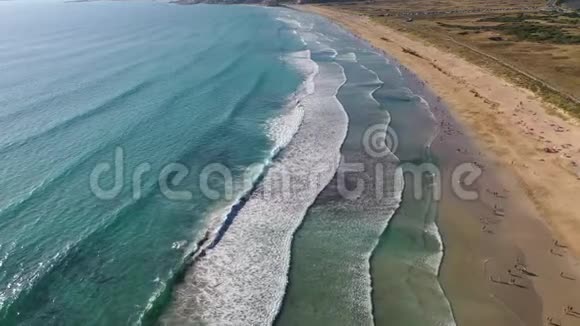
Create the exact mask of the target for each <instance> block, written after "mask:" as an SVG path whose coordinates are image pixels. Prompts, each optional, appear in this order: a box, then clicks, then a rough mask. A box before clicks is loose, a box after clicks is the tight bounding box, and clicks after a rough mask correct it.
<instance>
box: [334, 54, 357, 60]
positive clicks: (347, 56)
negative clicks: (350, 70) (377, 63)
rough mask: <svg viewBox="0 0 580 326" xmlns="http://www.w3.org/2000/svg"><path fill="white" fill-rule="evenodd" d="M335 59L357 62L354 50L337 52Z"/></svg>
mask: <svg viewBox="0 0 580 326" xmlns="http://www.w3.org/2000/svg"><path fill="white" fill-rule="evenodd" d="M336 60H340V61H346V62H357V58H356V54H355V53H354V52H348V53H344V54H339V55H337V56H336Z"/></svg>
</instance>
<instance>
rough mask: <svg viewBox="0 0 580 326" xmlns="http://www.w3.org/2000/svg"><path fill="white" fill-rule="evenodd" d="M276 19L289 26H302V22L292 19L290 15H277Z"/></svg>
mask: <svg viewBox="0 0 580 326" xmlns="http://www.w3.org/2000/svg"><path fill="white" fill-rule="evenodd" d="M276 20H277V21H281V22H283V23H285V24H286V25H288V26H289V27H291V28H301V27H302V24H301V23H300V22H299V21H297V20H295V19H292V18H290V17H277V18H276Z"/></svg>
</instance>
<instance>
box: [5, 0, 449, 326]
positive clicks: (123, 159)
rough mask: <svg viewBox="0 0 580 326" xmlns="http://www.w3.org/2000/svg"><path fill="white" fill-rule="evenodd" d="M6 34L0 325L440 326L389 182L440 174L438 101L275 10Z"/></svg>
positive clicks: (425, 261) (15, 14)
mask: <svg viewBox="0 0 580 326" xmlns="http://www.w3.org/2000/svg"><path fill="white" fill-rule="evenodd" d="M0 30H2V31H3V33H2V34H1V35H0V153H1V155H2V160H1V161H0V189H1V190H2V196H0V324H1V325H124V324H131V325H143V324H145V325H152V324H163V325H267V324H276V325H286V324H288V325H296V324H300V325H319V324H336V325H371V324H377V325H388V324H393V323H395V324H400V325H403V324H404V325H410V326H412V325H454V321H453V314H452V310H451V306H450V303H449V302H448V300H447V298H446V297H445V294H444V291H443V290H442V289H441V286H440V285H439V282H438V278H437V276H438V269H439V265H440V263H441V260H442V255H443V244H442V242H441V239H440V236H439V233H438V229H437V225H436V218H437V203H436V201H435V200H432V199H430V198H431V196H423V197H422V198H418V199H417V198H414V197H413V196H412V190H413V188H412V187H410V186H409V184H412V182H413V180H411V179H409V176H408V175H405V174H404V173H403V170H401V165H402V164H415V165H420V164H422V163H434V164H436V159H435V158H434V157H432V155H431V153H430V151H429V145H430V142H431V141H432V138H433V137H434V135H435V133H436V129H437V124H436V122H435V120H434V118H433V116H432V114H431V112H430V105H433V104H432V102H434V101H435V99H434V97H432V96H429V94H427V93H426V94H423V93H422V90H421V85H420V83H419V82H418V81H417V79H416V78H415V77H414V76H412V75H410V74H409V73H408V72H406V71H405V69H404V68H403V67H401V66H400V65H398V64H397V63H396V62H394V61H393V60H392V59H390V58H388V57H387V56H385V55H384V54H382V53H380V52H378V51H377V50H375V49H373V48H372V47H371V46H370V45H368V44H366V43H365V42H363V41H361V40H359V39H357V38H356V37H354V36H353V35H351V34H350V33H348V32H346V31H344V30H343V29H341V28H340V27H338V26H337V25H335V24H333V23H331V22H329V21H327V20H325V19H323V18H320V17H317V16H313V15H309V14H304V13H300V12H298V11H294V10H291V9H286V8H266V7H256V6H219V5H195V6H179V5H173V4H167V3H157V2H116V1H113V2H74V3H63V2H59V1H49V2H41V1H7V2H0ZM387 145H388V146H387ZM359 182H361V183H362V185H361V187H360V189H361V191H356V189H358V188H357V186H358V185H359ZM422 187H423V186H422ZM430 189H431V186H430V185H429V184H428V182H427V184H425V185H424V189H423V190H424V193H427V194H429V193H430V191H431V190H430ZM418 312H420V313H418Z"/></svg>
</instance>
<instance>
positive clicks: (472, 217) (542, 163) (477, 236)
mask: <svg viewBox="0 0 580 326" xmlns="http://www.w3.org/2000/svg"><path fill="white" fill-rule="evenodd" d="M298 9H300V10H307V11H311V12H315V13H318V14H321V15H323V16H326V17H328V18H331V19H333V20H334V21H336V22H338V23H339V24H341V25H343V26H344V27H345V28H347V29H349V30H351V31H352V32H353V33H354V34H356V35H358V36H359V37H361V38H364V39H366V40H367V41H369V42H370V43H371V44H372V45H373V46H375V47H377V48H379V49H382V50H384V51H385V52H387V53H388V54H389V55H391V56H392V57H394V58H396V59H397V60H398V61H399V62H400V63H401V64H402V65H403V66H405V67H406V68H408V69H410V70H411V71H412V72H414V73H415V74H417V75H418V76H419V77H420V78H421V79H422V80H423V81H425V82H426V83H427V84H428V87H430V88H431V89H432V90H433V91H434V92H435V93H436V94H437V95H439V96H441V98H442V99H443V100H444V101H445V103H446V104H447V105H448V106H449V107H450V108H451V115H452V117H451V116H446V115H445V114H440V115H439V119H440V121H442V122H443V123H444V125H446V126H447V128H448V129H450V130H448V133H447V134H446V133H443V134H441V136H440V137H439V140H438V142H436V143H435V144H434V148H435V150H437V147H439V148H440V149H439V150H440V151H441V152H445V151H447V152H449V153H447V154H446V155H445V153H443V154H444V155H442V156H443V157H447V160H448V162H446V164H447V166H448V168H449V167H452V166H453V164H455V163H458V162H461V161H465V160H468V161H469V160H472V161H478V162H479V163H481V164H483V166H484V178H482V179H480V180H479V181H478V184H477V187H478V189H479V191H480V194H481V197H480V200H478V201H475V202H465V201H462V200H458V199H457V198H455V197H454V196H453V195H452V194H451V192H450V191H449V190H447V191H446V192H445V193H446V196H445V197H444V198H443V200H442V202H441V206H440V207H441V209H440V215H441V217H440V223H441V230H442V233H443V236H444V238H445V242H446V256H445V260H444V264H443V267H442V276H441V278H442V282H443V285H444V288H445V290H446V292H447V293H448V295H449V297H450V299H451V300H452V305H453V307H454V313H455V315H456V318H457V321H458V323H459V324H460V325H543V324H545V323H546V320H547V318H548V317H551V318H553V319H554V321H556V322H561V323H562V325H580V318H577V317H573V316H569V315H566V314H564V312H563V309H564V307H565V306H566V305H572V306H573V307H574V308H575V310H576V311H580V277H579V273H578V271H579V270H580V264H579V262H578V260H577V257H578V253H580V236H578V234H580V180H579V179H580V178H579V175H580V174H579V173H580V167H576V162H578V165H580V151H579V150H580V127H579V126H578V123H577V121H576V120H574V119H571V118H567V117H566V116H565V115H564V114H563V113H559V114H553V113H554V112H555V111H556V112H557V109H556V108H553V107H549V106H548V105H546V104H544V103H543V102H542V101H541V100H540V99H539V98H538V97H537V96H535V95H534V94H533V93H531V92H529V91H527V90H524V89H522V88H519V87H516V86H514V85H512V84H510V83H508V82H506V81H505V80H503V79H501V78H500V77H497V76H495V75H493V74H492V73H491V72H489V71H487V70H485V69H483V68H481V67H478V66H475V65H473V64H471V63H468V62H467V61H465V60H463V59H462V58H460V57H458V56H456V55H454V54H452V53H448V52H445V51H443V50H441V49H438V48H435V47H434V46H431V45H429V44H426V43H425V42H424V41H422V40H419V39H416V38H413V37H412V36H409V35H406V34H403V33H401V32H399V31H397V30H393V29H391V28H388V27H386V26H384V25H379V24H377V23H375V22H373V21H371V20H370V19H369V18H368V17H365V16H360V15H355V14H352V13H348V12H342V11H338V10H336V9H331V8H328V7H318V6H310V5H309V6H299V7H298ZM548 112H551V114H550V113H548ZM455 119H457V120H458V121H459V122H460V123H461V125H463V126H465V127H466V130H467V131H466V134H467V135H468V136H469V137H465V139H463V138H461V137H459V138H458V137H457V134H459V135H461V133H458V132H454V131H453V130H458V129H459V128H461V127H459V126H456V124H455V122H454V120H455ZM444 127H445V126H444ZM453 135H455V137H453ZM471 142H473V144H472V143H471ZM450 144H453V145H450ZM453 146H457V147H458V148H463V150H464V152H456V153H455V154H452V153H451V151H455V150H456V149H455V148H454V147H453ZM478 148H480V149H481V152H482V153H480V152H479V150H478ZM547 149H548V151H552V149H554V150H555V151H557V153H549V152H547V151H546V150H547ZM465 151H467V152H465ZM447 172H449V171H447ZM444 173H445V171H444ZM444 180H445V179H444ZM494 192H497V193H496V194H494ZM494 206H497V207H501V208H502V209H503V210H505V216H504V217H498V216H496V215H495V214H494V212H493V209H494ZM484 226H485V230H483V229H482V228H483V227H484ZM556 240H557V241H558V243H559V244H561V245H565V246H567V247H568V248H563V247H559V246H556V245H555V244H554V241H556ZM518 261H519V262H521V263H523V264H525V265H526V266H527V270H528V271H530V272H532V273H534V274H537V276H531V275H525V273H522V272H519V271H517V270H516V269H515V268H514V264H516V262H518ZM508 269H510V270H511V271H512V272H514V274H515V275H516V276H510V275H509V273H508ZM562 272H563V273H564V276H565V277H562V276H561V275H560V273H562ZM568 276H571V277H573V278H576V279H575V280H571V279H567V278H566V277H568ZM490 278H492V279H493V280H495V281H496V282H493V281H491V280H490ZM511 279H514V281H515V283H516V284H517V285H509V284H504V283H510V282H511ZM502 282H504V283H502ZM518 285H520V286H518Z"/></svg>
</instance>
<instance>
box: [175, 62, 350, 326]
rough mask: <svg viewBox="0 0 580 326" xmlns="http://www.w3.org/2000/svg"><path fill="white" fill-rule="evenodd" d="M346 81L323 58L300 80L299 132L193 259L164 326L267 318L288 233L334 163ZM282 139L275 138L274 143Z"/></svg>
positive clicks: (282, 281) (342, 130)
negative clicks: (213, 241) (340, 94)
mask: <svg viewBox="0 0 580 326" xmlns="http://www.w3.org/2000/svg"><path fill="white" fill-rule="evenodd" d="M306 54H309V52H302V53H294V54H292V55H290V56H289V58H288V59H289V60H291V61H292V60H294V63H295V64H296V67H297V69H299V70H300V69H304V71H307V69H310V68H312V67H313V65H316V64H315V63H314V62H313V61H312V60H310V58H309V56H306ZM308 71H312V70H308ZM345 80H346V78H345V75H344V71H343V70H342V67H341V66H339V65H337V64H336V63H326V64H321V66H320V72H319V73H318V74H317V75H316V77H314V78H313V82H312V85H314V86H313V87H311V86H308V84H309V83H308V82H306V85H305V86H304V87H305V90H306V92H307V93H309V94H310V95H309V96H307V97H306V98H304V99H303V100H302V101H301V105H302V106H303V108H304V110H303V118H302V119H301V121H302V123H301V124H300V128H299V130H298V132H297V133H296V134H295V135H294V137H293V138H291V141H290V143H289V144H288V146H287V147H286V149H285V150H284V153H283V155H282V157H281V159H280V160H279V161H276V162H274V163H273V164H272V166H271V167H270V169H269V170H268V172H267V174H266V175H265V177H264V179H263V180H262V182H261V183H260V185H258V187H257V188H256V190H255V191H254V192H253V193H252V194H251V196H250V198H249V200H248V201H247V203H246V204H245V206H244V207H243V208H242V209H241V210H240V211H239V213H238V215H237V217H236V218H235V219H234V220H233V222H232V224H231V226H230V227H229V229H228V231H227V232H226V233H225V234H224V236H223V238H222V239H221V241H220V242H219V244H218V245H217V246H216V247H214V248H212V249H209V250H207V251H206V255H205V256H203V257H199V258H198V260H197V262H196V263H195V265H194V266H193V268H192V270H191V272H190V273H188V275H187V276H186V280H185V282H184V284H183V285H182V286H180V287H179V288H178V289H177V290H176V297H177V298H176V300H175V305H174V306H173V311H172V312H171V313H170V315H169V316H168V318H167V320H166V321H165V322H166V323H170V324H190V323H202V324H211V325H240V324H243V325H263V324H269V323H272V321H273V320H274V318H275V316H276V314H277V312H278V309H279V307H280V305H281V302H282V299H283V297H284V292H285V288H286V283H287V272H288V268H289V264H290V250H291V243H292V238H293V235H294V232H295V230H296V228H297V227H298V226H299V225H300V224H301V222H302V218H303V216H304V215H305V213H306V210H307V209H308V207H309V206H310V205H311V204H312V203H313V202H314V200H315V199H316V197H317V195H318V193H319V192H320V191H321V190H322V189H323V188H324V187H325V186H326V185H327V184H328V182H330V180H331V179H332V177H333V175H334V173H335V171H336V168H337V166H338V162H339V158H340V146H341V144H342V142H343V140H344V138H345V136H346V127H347V123H348V117H347V115H346V113H345V112H344V110H343V108H342V105H341V104H340V102H339V101H338V100H337V98H336V93H337V91H338V89H339V88H340V86H341V85H342V84H343V83H344V82H345ZM314 88H315V89H314ZM314 90H316V92H314ZM291 119H298V117H297V116H292V118H291ZM277 125H278V124H277V123H273V124H272V126H273V127H272V130H280V128H279V127H277ZM283 133H285V134H286V135H290V134H291V131H288V132H286V131H284V132H283ZM288 139H289V137H287V136H282V137H280V143H283V142H285V141H286V140H288ZM285 178H290V180H289V181H290V183H289V185H290V186H291V188H284V187H283V188H282V189H277V190H284V189H286V191H274V192H272V191H270V190H271V189H270V186H271V185H280V184H285V183H284V181H286V179H285Z"/></svg>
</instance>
